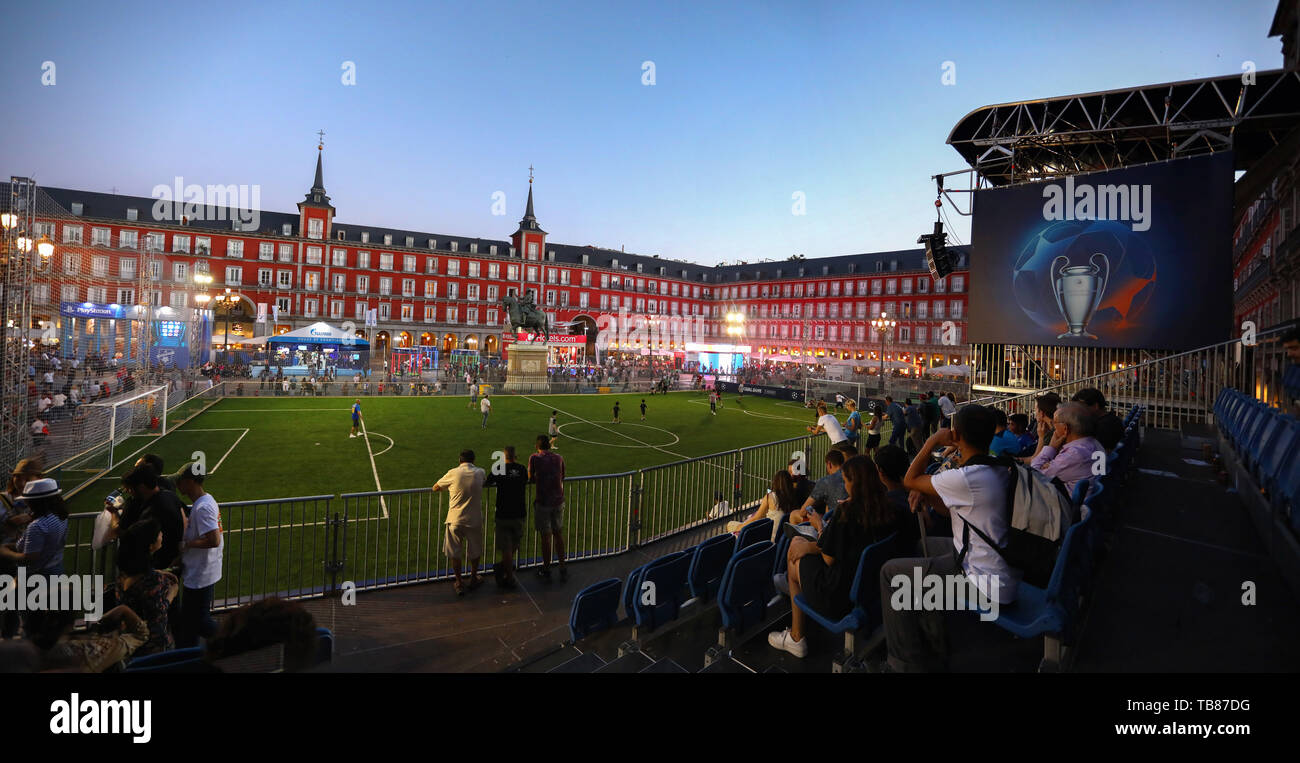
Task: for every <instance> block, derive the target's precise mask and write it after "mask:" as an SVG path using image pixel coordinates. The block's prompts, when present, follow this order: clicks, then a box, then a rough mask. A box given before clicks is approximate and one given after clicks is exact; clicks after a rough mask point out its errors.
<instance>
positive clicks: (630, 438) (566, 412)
mask: <svg viewBox="0 0 1300 763" xmlns="http://www.w3.org/2000/svg"><path fill="white" fill-rule="evenodd" d="M519 397H521V398H523V399H524V400H527V401H529V402H530V403H536V404H537V405H540V406H542V407H543V408H550V409H551V410H553V411H560V413H563V414H564V415H565V416H568V417H569V418H573V419H577V420H578V421H581V422H584V423H586V424H591V425H592V426H594V427H599V428H600V429H603V430H605V431H606V432H609V433H611V434H616V435H618V436H619V437H625V438H627V439H629V440H631V441H632V442H635V443H638V444H639V445H641V446H642V447H645V448H653V449H655V450H657V451H661V452H663V453H667V454H668V455H670V456H676V457H678V458H680V459H689V458H690V456H683V455H682V454H681V453H674V452H672V451H671V450H668V449H667V448H661V447H659V446H658V445H651V444H650V443H648V442H643V441H641V440H638V439H636V438H635V437H633V436H631V435H626V434H623V433H622V432H619V431H616V430H613V429H610V428H609V427H607V426H604V425H603V424H597V423H596V422H594V421H591V420H590V419H584V418H583V417H581V416H576V415H574V414H572V413H569V412H568V411H565V410H561V409H559V408H556V407H555V406H554V405H549V404H544V403H542V402H540V401H538V400H534V399H533V398H531V397H529V396H527V395H520V396H519ZM654 428H655V429H657V428H658V427H654ZM602 444H604V443H602Z"/></svg>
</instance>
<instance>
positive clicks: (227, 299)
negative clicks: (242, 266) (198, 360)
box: [214, 287, 239, 360]
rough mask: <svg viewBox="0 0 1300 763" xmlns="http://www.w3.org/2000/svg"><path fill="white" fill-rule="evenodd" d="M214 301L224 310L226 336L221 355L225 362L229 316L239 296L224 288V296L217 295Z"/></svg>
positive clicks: (228, 348)
mask: <svg viewBox="0 0 1300 763" xmlns="http://www.w3.org/2000/svg"><path fill="white" fill-rule="evenodd" d="M214 299H215V300H216V302H217V304H218V305H220V306H222V307H224V308H225V309H226V336H225V342H224V344H225V347H224V349H223V350H222V354H223V356H224V358H225V360H229V359H230V314H231V313H232V312H234V309H235V303H237V302H238V301H239V295H238V294H232V293H231V292H230V287H226V292H225V293H224V294H218V295H217V296H216V297H214Z"/></svg>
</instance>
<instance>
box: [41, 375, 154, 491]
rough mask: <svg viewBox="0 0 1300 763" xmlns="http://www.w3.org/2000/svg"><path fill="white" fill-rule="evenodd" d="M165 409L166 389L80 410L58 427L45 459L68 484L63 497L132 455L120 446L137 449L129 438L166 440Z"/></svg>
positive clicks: (152, 389) (84, 406) (87, 404)
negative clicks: (52, 446) (162, 437)
mask: <svg viewBox="0 0 1300 763" xmlns="http://www.w3.org/2000/svg"><path fill="white" fill-rule="evenodd" d="M167 407H168V406H167V387H166V385H163V386H153V387H147V388H144V389H141V390H140V391H138V392H131V393H128V394H127V395H124V396H122V397H119V398H117V399H115V400H104V401H101V402H95V403H84V404H82V405H81V406H80V407H79V408H78V409H77V410H76V412H75V413H73V415H72V417H71V419H69V420H68V421H66V422H63V423H62V424H60V426H59V428H58V431H59V433H60V438H59V439H60V440H61V442H60V443H58V447H57V449H55V450H53V451H51V452H48V453H47V455H48V456H49V457H50V460H51V461H53V462H55V463H56V465H55V467H53V469H56V470H58V473H59V475H60V479H61V480H63V481H65V482H67V483H68V484H69V487H65V488H64V492H65V493H70V492H74V491H75V490H77V489H79V488H80V487H82V486H84V485H86V484H89V483H91V482H94V481H95V480H97V479H99V478H100V477H103V476H104V475H105V474H108V473H109V472H110V471H112V470H113V469H114V468H116V467H117V466H119V461H122V460H125V459H127V458H130V456H131V455H134V453H125V452H124V450H123V444H124V443H126V444H127V445H133V444H135V443H128V442H127V441H128V440H130V439H131V438H133V437H134V438H140V437H161V436H162V435H164V434H166V433H167ZM137 442H138V441H137ZM52 444H53V443H52ZM78 483H79V484H78Z"/></svg>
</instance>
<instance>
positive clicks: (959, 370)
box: [925, 366, 970, 376]
mask: <svg viewBox="0 0 1300 763" xmlns="http://www.w3.org/2000/svg"><path fill="white" fill-rule="evenodd" d="M925 372H926V373H927V374H946V375H948V376H970V366H937V367H935V368H927V369H926V370H925Z"/></svg>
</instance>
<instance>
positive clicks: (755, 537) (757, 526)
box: [736, 517, 772, 550]
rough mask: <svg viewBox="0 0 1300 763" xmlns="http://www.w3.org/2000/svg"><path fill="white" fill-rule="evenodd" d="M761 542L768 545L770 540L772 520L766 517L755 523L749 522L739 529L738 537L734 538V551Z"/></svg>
mask: <svg viewBox="0 0 1300 763" xmlns="http://www.w3.org/2000/svg"><path fill="white" fill-rule="evenodd" d="M761 540H765V541H768V542H769V543H770V542H771V540H772V520H771V519H769V518H768V517H763V518H762V519H760V520H758V521H757V522H750V523H749V524H747V525H745V526H744V527H742V528H740V536H739V537H737V538H736V550H740V549H742V548H745V547H747V546H752V545H753V544H755V543H758V542H759V541H761Z"/></svg>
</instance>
